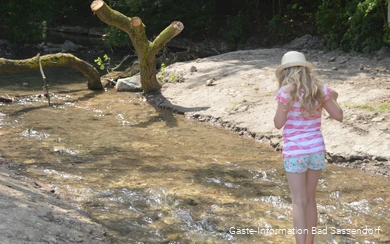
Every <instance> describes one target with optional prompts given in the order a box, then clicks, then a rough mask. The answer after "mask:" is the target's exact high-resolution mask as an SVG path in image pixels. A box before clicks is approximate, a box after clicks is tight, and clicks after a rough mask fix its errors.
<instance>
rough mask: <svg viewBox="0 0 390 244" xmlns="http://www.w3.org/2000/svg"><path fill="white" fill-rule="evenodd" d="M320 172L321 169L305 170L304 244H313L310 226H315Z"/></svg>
mask: <svg viewBox="0 0 390 244" xmlns="http://www.w3.org/2000/svg"><path fill="white" fill-rule="evenodd" d="M321 173H322V171H321V170H312V169H308V170H307V172H306V199H307V201H306V226H307V229H308V231H309V233H308V235H307V237H306V244H313V241H314V235H313V234H312V228H313V227H317V203H316V188H317V183H318V180H319V178H320V176H321Z"/></svg>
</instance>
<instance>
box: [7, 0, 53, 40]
mask: <svg viewBox="0 0 390 244" xmlns="http://www.w3.org/2000/svg"><path fill="white" fill-rule="evenodd" d="M47 5H49V2H48V1H47V0H41V1H33V0H26V1H12V0H5V1H2V3H1V5H0V23H1V25H2V26H5V28H6V29H5V34H6V38H7V39H9V40H11V41H14V42H21V43H22V42H24V43H26V42H27V43H28V42H34V41H39V40H41V33H42V30H41V29H40V27H41V26H40V25H41V23H42V22H43V21H44V20H46V18H47V17H48V16H49V15H50V14H46V13H45V10H46V9H47Z"/></svg>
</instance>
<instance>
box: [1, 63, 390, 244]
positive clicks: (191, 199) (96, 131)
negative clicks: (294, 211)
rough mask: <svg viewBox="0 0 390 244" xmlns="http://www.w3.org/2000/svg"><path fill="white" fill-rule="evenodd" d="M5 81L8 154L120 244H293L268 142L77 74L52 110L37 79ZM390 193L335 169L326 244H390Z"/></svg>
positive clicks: (66, 75)
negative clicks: (98, 88)
mask: <svg viewBox="0 0 390 244" xmlns="http://www.w3.org/2000/svg"><path fill="white" fill-rule="evenodd" d="M0 75H1V76H0V96H3V97H7V95H8V96H10V97H13V98H14V102H13V103H7V104H1V103H0V127H1V130H0V139H1V140H0V154H1V157H2V158H4V159H5V160H6V161H8V162H15V163H16V164H18V165H21V166H20V171H21V173H22V174H26V175H28V176H30V177H32V178H35V179H39V180H40V181H42V182H44V183H46V184H48V185H50V186H52V187H54V188H55V190H56V193H57V194H60V195H65V196H68V197H70V198H72V199H74V200H75V201H77V202H78V203H79V204H80V206H81V207H82V209H83V210H85V211H86V212H88V213H89V214H90V216H91V217H92V218H93V219H94V220H95V221H96V222H99V223H100V224H102V225H104V226H105V227H106V229H107V233H108V235H109V237H110V239H111V240H112V242H113V243H294V235H293V234H291V233H289V232H291V231H292V225H291V223H292V218H291V198H290V195H289V191H288V185H287V181H286V177H285V171H284V169H283V167H282V163H281V158H280V155H279V153H277V152H275V151H274V150H273V149H272V148H270V147H269V146H267V145H264V144H261V143H260V142H256V141H255V140H254V139H251V138H245V137H240V136H239V135H237V134H234V133H232V132H230V131H228V130H226V129H224V128H220V127H215V126H212V125H210V124H203V123H199V122H196V121H191V120H187V119H185V118H184V117H183V116H182V115H176V114H173V113H172V112H170V111H168V110H161V109H157V108H155V107H154V106H152V105H150V104H148V103H147V102H146V101H145V99H144V98H143V97H142V96H141V95H140V94H136V93H118V92H115V91H113V90H107V91H104V92H94V91H89V90H88V89H87V84H86V81H85V78H84V77H83V76H82V75H81V74H79V73H78V72H77V71H74V70H72V69H66V68H60V69H56V68H53V69H48V70H47V71H46V76H47V77H48V79H49V80H51V81H50V92H51V93H52V98H51V102H52V103H53V106H51V107H48V106H47V100H46V99H45V98H44V96H42V95H40V94H42V78H41V76H40V73H39V71H35V72H28V73H20V74H9V73H1V74H0ZM52 77H54V78H55V79H54V78H52ZM389 186H390V181H389V179H388V178H384V177H382V176H378V175H372V174H368V173H363V172H361V171H359V170H355V169H347V168H341V167H337V166H335V165H328V167H327V168H326V170H325V171H324V174H323V176H322V178H321V180H320V183H319V186H318V200H317V202H318V210H319V226H318V228H319V229H318V235H317V239H316V243H389V242H390V209H389V205H390V193H389V191H388V188H389ZM379 228H380V230H379ZM251 230H252V233H251V234H248V232H250V231H251ZM337 231H339V232H340V233H337ZM347 231H350V232H357V233H353V234H348V233H347Z"/></svg>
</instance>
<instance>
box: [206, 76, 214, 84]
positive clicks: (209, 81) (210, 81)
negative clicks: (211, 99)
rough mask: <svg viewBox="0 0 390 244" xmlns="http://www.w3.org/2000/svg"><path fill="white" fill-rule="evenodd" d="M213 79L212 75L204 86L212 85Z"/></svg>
mask: <svg viewBox="0 0 390 244" xmlns="http://www.w3.org/2000/svg"><path fill="white" fill-rule="evenodd" d="M214 81H216V79H215V78H214V77H213V78H211V79H210V80H207V81H206V86H212V85H213V83H214Z"/></svg>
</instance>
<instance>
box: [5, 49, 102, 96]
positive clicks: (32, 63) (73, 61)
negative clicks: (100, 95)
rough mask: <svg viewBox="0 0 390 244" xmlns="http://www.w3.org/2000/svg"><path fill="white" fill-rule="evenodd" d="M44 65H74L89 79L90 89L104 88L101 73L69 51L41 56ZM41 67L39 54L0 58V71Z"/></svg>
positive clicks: (19, 70)
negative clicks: (15, 58) (30, 56)
mask: <svg viewBox="0 0 390 244" xmlns="http://www.w3.org/2000/svg"><path fill="white" fill-rule="evenodd" d="M39 58H40V60H41V62H42V67H44V68H46V67H68V66H70V67H72V68H74V69H77V70H78V71H80V72H81V73H82V74H83V75H84V76H85V77H86V78H87V80H88V89H90V90H103V89H104V88H103V85H102V83H101V82H100V74H99V72H98V71H97V70H96V69H95V67H93V66H92V65H90V64H88V63H87V62H85V61H84V60H81V59H79V58H77V57H76V56H74V55H72V54H69V53H57V54H48V55H44V56H40V57H39ZM35 69H39V61H38V55H37V56H36V57H33V58H29V59H23V60H12V59H5V58H0V72H23V71H31V70H35Z"/></svg>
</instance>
